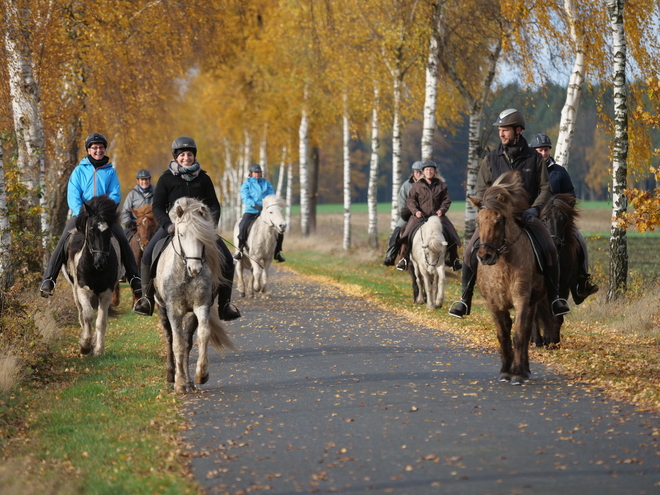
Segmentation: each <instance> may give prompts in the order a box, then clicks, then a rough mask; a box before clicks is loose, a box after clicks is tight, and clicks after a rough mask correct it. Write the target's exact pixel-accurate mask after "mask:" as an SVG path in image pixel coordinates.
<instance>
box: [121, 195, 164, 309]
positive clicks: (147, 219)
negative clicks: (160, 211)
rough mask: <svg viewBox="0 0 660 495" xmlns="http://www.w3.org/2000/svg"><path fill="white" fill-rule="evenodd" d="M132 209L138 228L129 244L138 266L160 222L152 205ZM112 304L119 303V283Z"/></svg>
mask: <svg viewBox="0 0 660 495" xmlns="http://www.w3.org/2000/svg"><path fill="white" fill-rule="evenodd" d="M131 211H132V212H133V215H135V218H136V221H135V225H136V230H135V233H134V234H133V235H132V236H131V238H130V239H129V241H128V244H129V246H131V250H132V251H133V256H134V257H135V263H137V266H138V267H139V266H140V262H141V261H142V253H143V252H144V250H145V248H146V247H147V244H149V241H150V240H151V238H152V237H153V236H154V234H155V233H156V231H157V230H158V223H156V217H155V216H154V214H153V211H152V209H151V205H142V206H140V207H139V208H138V209H137V210H131ZM136 300H137V298H136V297H135V296H133V304H135V301H136ZM112 305H113V306H118V305H119V284H117V285H116V287H115V291H114V294H113V295H112Z"/></svg>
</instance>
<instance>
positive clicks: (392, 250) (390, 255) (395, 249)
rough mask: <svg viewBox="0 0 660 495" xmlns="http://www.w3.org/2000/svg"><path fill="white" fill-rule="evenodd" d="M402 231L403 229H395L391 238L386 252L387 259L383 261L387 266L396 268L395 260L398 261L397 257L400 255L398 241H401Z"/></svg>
mask: <svg viewBox="0 0 660 495" xmlns="http://www.w3.org/2000/svg"><path fill="white" fill-rule="evenodd" d="M400 231H401V227H395V229H394V231H393V232H392V235H391V236H390V240H389V243H388V244H387V251H385V259H384V260H383V265H385V266H394V260H396V255H397V254H398V253H399V243H398V242H397V241H398V240H399V232H400Z"/></svg>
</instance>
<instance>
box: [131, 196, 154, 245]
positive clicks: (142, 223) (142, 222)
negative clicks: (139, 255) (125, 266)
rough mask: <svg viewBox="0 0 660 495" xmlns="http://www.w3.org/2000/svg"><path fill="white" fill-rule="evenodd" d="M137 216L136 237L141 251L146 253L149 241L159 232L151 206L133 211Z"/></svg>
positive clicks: (144, 206)
mask: <svg viewBox="0 0 660 495" xmlns="http://www.w3.org/2000/svg"><path fill="white" fill-rule="evenodd" d="M131 211H132V212H133V215H135V218H136V221H135V225H136V235H137V240H138V244H139V245H140V250H141V251H144V250H145V248H146V247H147V245H148V244H149V241H150V240H151V238H152V237H153V236H154V234H155V233H156V231H157V230H158V225H157V224H156V218H155V217H154V214H153V210H152V206H151V205H142V206H140V207H139V208H138V209H137V210H131Z"/></svg>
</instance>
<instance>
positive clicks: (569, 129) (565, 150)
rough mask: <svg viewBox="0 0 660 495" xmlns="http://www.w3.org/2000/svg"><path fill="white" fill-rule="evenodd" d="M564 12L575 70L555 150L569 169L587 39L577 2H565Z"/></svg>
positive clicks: (583, 74)
mask: <svg viewBox="0 0 660 495" xmlns="http://www.w3.org/2000/svg"><path fill="white" fill-rule="evenodd" d="M564 10H565V12H566V17H567V19H568V25H569V27H570V33H571V39H572V40H573V45H574V46H575V61H574V62H573V70H571V76H570V78H569V80H568V88H567V89H566V102H565V103H564V107H563V108H562V110H561V120H560V121H559V137H558V138H557V145H556V148H555V161H556V162H557V163H558V164H559V165H562V166H564V167H566V168H568V163H569V161H568V158H569V154H570V151H571V145H572V144H573V134H574V133H575V122H576V120H577V113H578V108H579V106H578V105H579V103H580V96H581V95H582V86H583V84H584V78H585V70H586V66H585V63H584V57H585V39H584V33H583V32H582V30H581V28H580V18H579V14H578V12H577V6H576V2H575V0H564Z"/></svg>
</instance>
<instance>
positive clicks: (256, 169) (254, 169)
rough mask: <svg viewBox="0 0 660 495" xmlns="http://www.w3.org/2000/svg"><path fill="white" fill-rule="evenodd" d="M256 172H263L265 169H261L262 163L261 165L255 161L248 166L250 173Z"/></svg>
mask: <svg viewBox="0 0 660 495" xmlns="http://www.w3.org/2000/svg"><path fill="white" fill-rule="evenodd" d="M254 172H259V173H263V171H262V170H261V165H259V164H258V163H253V164H252V165H250V166H249V167H248V173H250V174H253V173H254Z"/></svg>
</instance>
